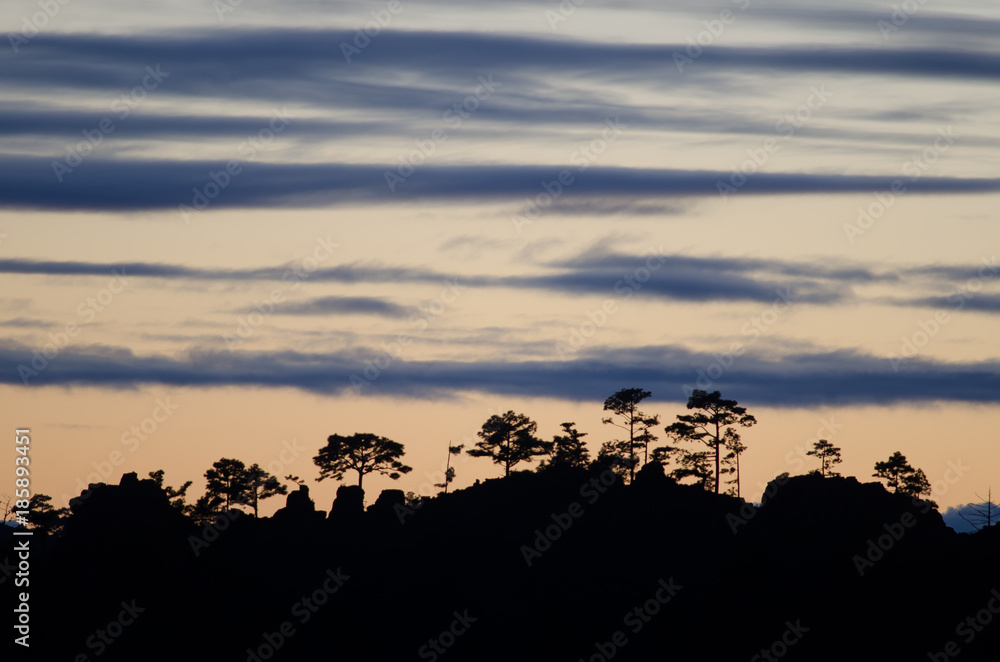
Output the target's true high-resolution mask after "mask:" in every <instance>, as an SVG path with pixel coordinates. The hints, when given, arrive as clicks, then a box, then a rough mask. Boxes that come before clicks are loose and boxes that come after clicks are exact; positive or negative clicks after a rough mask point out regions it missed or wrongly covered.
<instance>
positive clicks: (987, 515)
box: [958, 488, 1000, 530]
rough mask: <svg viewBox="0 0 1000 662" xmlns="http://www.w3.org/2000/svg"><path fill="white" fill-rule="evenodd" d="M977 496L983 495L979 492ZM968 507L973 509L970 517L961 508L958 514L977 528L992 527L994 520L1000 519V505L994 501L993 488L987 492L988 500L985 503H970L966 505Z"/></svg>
mask: <svg viewBox="0 0 1000 662" xmlns="http://www.w3.org/2000/svg"><path fill="white" fill-rule="evenodd" d="M976 498H979V499H982V498H983V497H981V496H979V494H978V493H977V494H976ZM966 508H968V509H969V510H970V511H972V514H971V515H970V517H966V516H965V515H963V514H962V512H961V511H960V510H959V511H958V516H959V517H961V518H962V519H964V520H965V521H966V522H968V523H969V524H970V525H972V526H973V527H974V528H975V529H977V530H978V529H985V528H988V527H991V526H993V523H994V522H996V521H997V520H1000V506H998V505H997V504H995V503H993V489H992V488H990V490H989V491H988V492H986V500H985V501H984V502H983V503H970V504H968V505H966ZM970 518H971V519H970Z"/></svg>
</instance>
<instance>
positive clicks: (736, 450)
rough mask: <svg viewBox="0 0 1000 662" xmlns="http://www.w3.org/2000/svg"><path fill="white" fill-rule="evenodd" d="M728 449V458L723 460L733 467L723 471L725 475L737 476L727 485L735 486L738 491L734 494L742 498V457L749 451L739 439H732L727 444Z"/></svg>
mask: <svg viewBox="0 0 1000 662" xmlns="http://www.w3.org/2000/svg"><path fill="white" fill-rule="evenodd" d="M726 448H727V449H729V453H727V454H726V456H725V457H724V458H723V460H724V461H725V462H726V463H727V464H730V465H731V466H729V467H728V468H726V469H724V470H723V471H724V472H725V473H732V474H735V476H734V477H733V479H732V480H730V481H727V483H729V484H735V488H736V489H735V490H734V491H733V493H734V494H735V495H736V496H737V497H739V496H740V455H742V454H743V451H745V450H746V449H747V447H746V446H744V445H743V442H741V441H740V440H739V438H738V437H737V438H736V439H732V440H730V441H729V442H727V443H726Z"/></svg>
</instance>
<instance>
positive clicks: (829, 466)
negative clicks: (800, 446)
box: [806, 439, 840, 478]
mask: <svg viewBox="0 0 1000 662" xmlns="http://www.w3.org/2000/svg"><path fill="white" fill-rule="evenodd" d="M806 455H814V456H816V457H817V458H818V459H819V473H820V475H821V476H823V478H826V477H827V476H831V477H832V476H839V475H840V474H839V473H837V472H836V471H834V470H833V465H834V464H840V448H838V447H837V446H834V445H833V444H831V443H830V442H829V441H827V440H826V439H820V440H819V441H817V442H816V443H814V444H813V448H812V450H811V451H806Z"/></svg>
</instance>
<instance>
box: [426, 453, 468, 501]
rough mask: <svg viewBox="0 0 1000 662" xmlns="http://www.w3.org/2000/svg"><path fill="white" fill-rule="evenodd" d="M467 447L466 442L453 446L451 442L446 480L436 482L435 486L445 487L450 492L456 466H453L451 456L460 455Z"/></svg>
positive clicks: (446, 466) (446, 462)
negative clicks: (449, 487)
mask: <svg viewBox="0 0 1000 662" xmlns="http://www.w3.org/2000/svg"><path fill="white" fill-rule="evenodd" d="M463 448H465V444H459V445H458V446H452V445H451V444H450V443H449V445H448V459H447V460H446V461H445V466H444V482H443V483H435V485H434V487H441V488H444V493H445V494H447V493H448V485H450V484H451V482H452V481H453V480H455V468H454V467H453V466H451V456H452V455H458V454H459V453H461V452H462V449H463Z"/></svg>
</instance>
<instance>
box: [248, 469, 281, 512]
mask: <svg viewBox="0 0 1000 662" xmlns="http://www.w3.org/2000/svg"><path fill="white" fill-rule="evenodd" d="M246 483H247V491H246V504H247V505H248V506H250V507H251V508H253V516H254V518H256V517H257V514H258V513H257V505H258V504H259V503H260V501H261V500H263V499H269V498H271V497H273V496H277V495H279V494H288V488H287V487H285V486H284V485H282V484H281V482H280V481H279V480H278V479H277V478H276V477H275V476H272V475H271V474H269V473H268V472H267V471H265V470H264V469H263V468H261V466H260V465H259V464H254V465H252V466H251V467H250V468H249V469H247V473H246Z"/></svg>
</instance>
